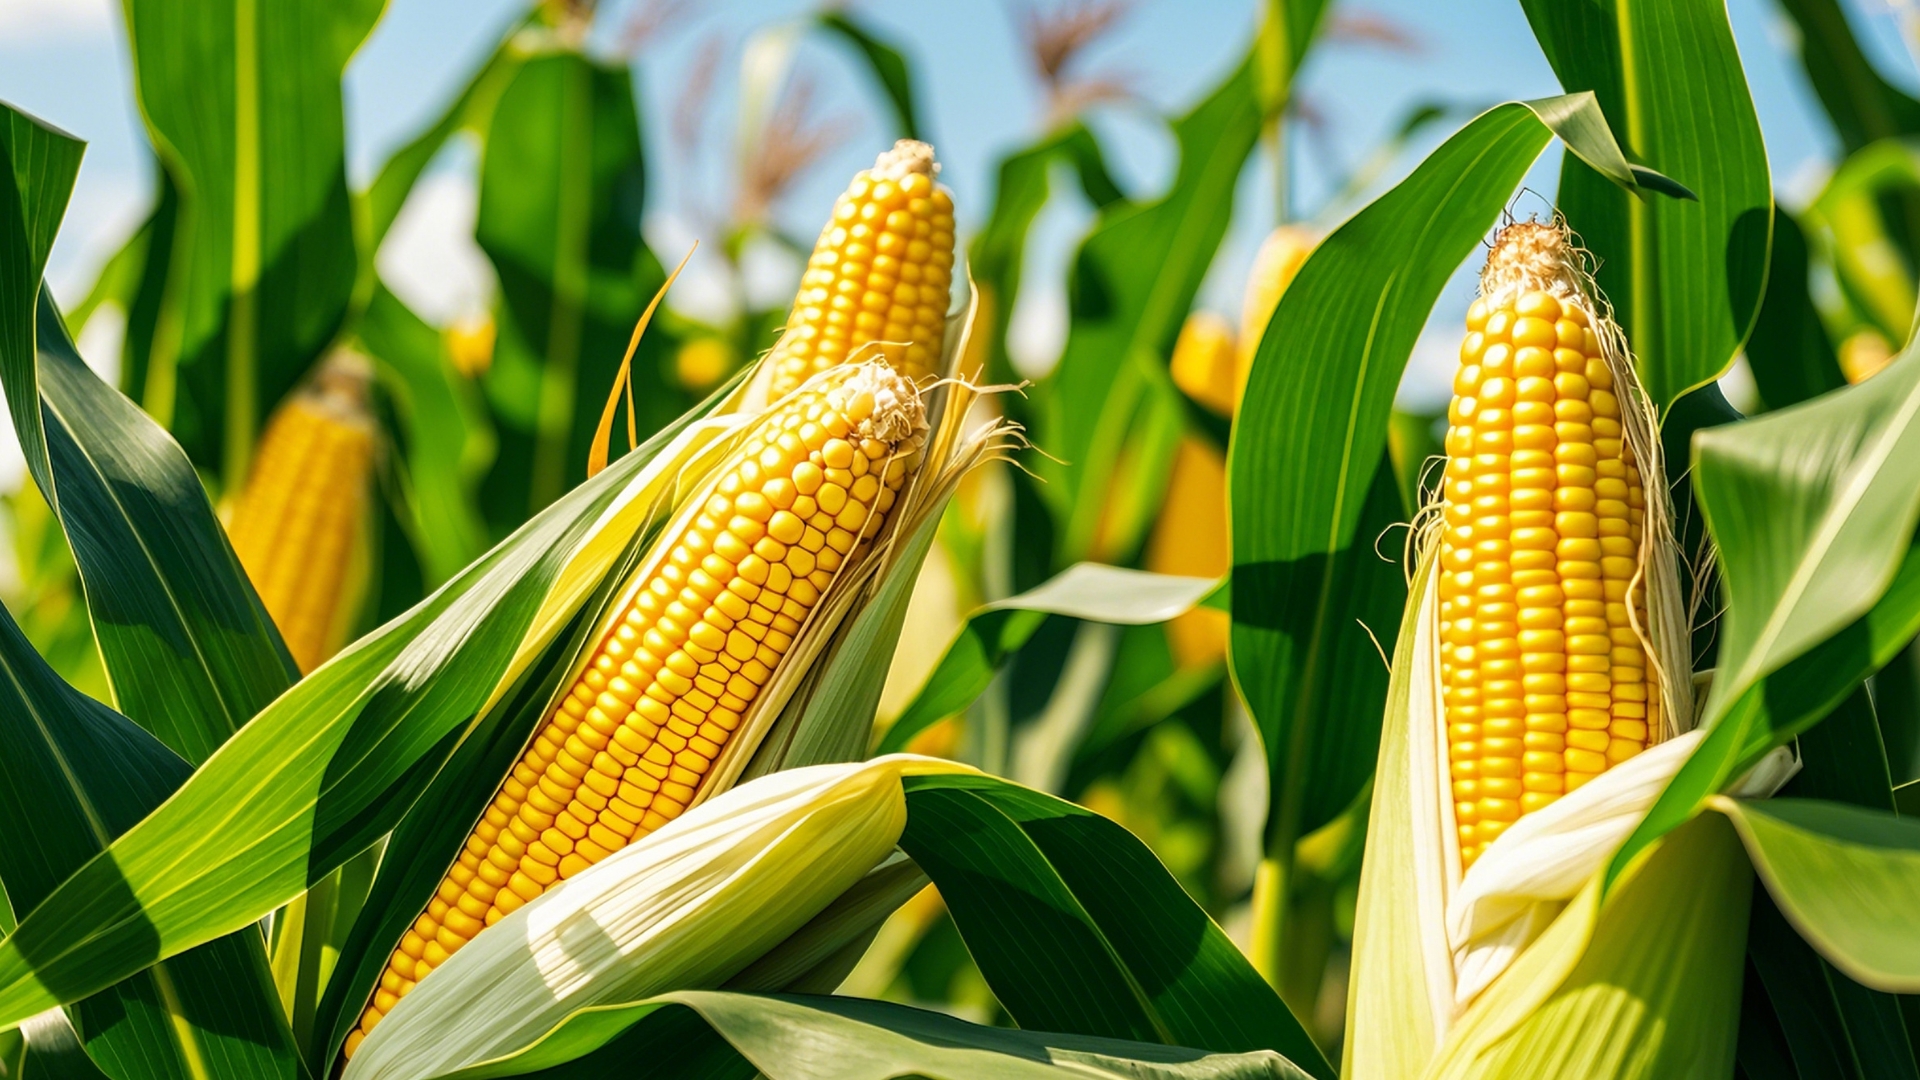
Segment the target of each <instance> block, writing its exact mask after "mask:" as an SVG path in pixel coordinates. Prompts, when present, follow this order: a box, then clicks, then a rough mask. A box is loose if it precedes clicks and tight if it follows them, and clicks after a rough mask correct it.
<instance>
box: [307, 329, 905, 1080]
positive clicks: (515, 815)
mask: <svg viewBox="0 0 1920 1080" xmlns="http://www.w3.org/2000/svg"><path fill="white" fill-rule="evenodd" d="M925 429H926V422H925V416H924V412H923V410H922V406H921V404H920V399H919V394H918V391H917V390H916V389H915V388H914V387H913V385H912V384H911V383H909V382H907V381H906V380H904V379H902V378H901V377H900V376H899V375H898V374H896V373H895V372H894V371H893V370H892V369H891V368H889V367H888V366H887V365H885V364H879V363H873V364H862V365H858V366H855V367H849V368H846V369H844V374H840V375H837V376H836V377H834V378H832V379H829V380H824V381H821V382H816V383H813V384H811V385H810V386H809V387H807V388H805V389H804V390H802V391H801V392H799V393H796V394H793V395H790V396H789V397H787V398H785V399H784V400H782V401H781V402H779V403H778V404H776V405H775V406H774V407H773V408H772V410H771V411H770V412H769V413H768V414H767V415H766V416H764V417H763V418H762V419H761V420H759V421H758V422H757V423H756V425H755V426H754V428H753V429H752V431H751V433H750V434H749V435H748V436H747V437H746V438H745V440H744V441H743V443H742V445H741V447H740V449H739V450H737V451H735V452H734V453H733V454H732V455H730V456H729V457H728V459H727V461H726V462H725V463H724V464H722V465H721V466H720V469H719V472H718V479H717V480H716V481H715V482H714V484H713V485H712V487H711V492H710V494H709V495H708V496H707V497H706V498H705V501H704V502H703V503H702V504H700V505H699V507H698V510H697V511H695V512H689V513H686V514H683V515H682V516H681V517H680V519H678V521H677V522H676V524H675V525H674V526H673V527H671V528H670V529H669V531H668V533H667V534H666V536H665V537H664V538H663V540H662V541H661V543H663V544H664V545H666V546H665V547H664V548H663V549H659V550H661V551H663V552H664V556H656V557H654V558H651V559H649V560H648V561H647V562H646V563H644V564H643V565H642V566H641V568H640V569H639V570H638V571H637V572H636V582H635V584H634V585H633V586H631V587H630V588H629V590H628V592H627V593H626V596H627V599H626V600H625V601H624V606H623V608H622V610H621V611H620V613H619V614H618V616H617V617H616V618H615V619H614V620H613V622H612V623H611V626H610V629H608V630H606V631H605V633H604V635H603V636H602V638H601V639H600V641H599V643H598V644H597V646H596V647H595V648H594V649H593V650H592V653H591V655H589V656H588V657H587V658H586V660H585V666H584V668H583V669H582V670H581V671H580V673H579V674H578V675H577V676H576V677H575V679H574V682H573V684H572V686H571V688H570V689H569V691H568V692H567V693H566V695H565V696H564V697H562V698H561V699H560V704H559V705H558V707H556V708H555V709H554V710H553V712H552V714H551V715H549V716H548V718H547V719H546V720H545V722H544V723H543V724H542V725H541V726H540V729H539V730H538V731H537V732H536V734H535V736H534V739H533V741H532V743H531V744H530V745H529V746H528V748H527V750H526V752H525V754H524V756H523V757H522V758H521V760H520V762H519V763H518V764H517V765H516V766H515V767H514V769H513V771H512V773H511V774H510V775H509V776H508V777H507V778H506V779H505V780H504V781H502V782H501V785H500V789H499V791H498V793H497V794H496V795H495V796H494V799H493V802H492V804H491V805H489V806H488V808H487V810H486V813H485V816H484V817H483V818H482V819H481V821H480V822H479V823H478V824H477V825H475V826H474V829H473V832H472V834H471V835H470V836H469V838H468V840H467V843H466V845H465V846H464V848H462V850H461V851H460V853H459V856H458V859H457V861H456V862H455V863H454V865H453V866H452V868H451V869H450V870H449V871H448V872H447V875H446V877H445V879H443V880H442V882H441V884H440V888H439V890H438V891H437V892H436V893H435V895H434V897H433V899H432V901H431V902H430V903H429V904H428V907H427V910H426V911H425V912H424V913H422V914H421V916H420V917H419V919H418V920H416V921H415V923H414V924H413V927H412V928H411V929H409V930H408V931H407V933H406V935H405V936H404V937H403V938H402V939H401V941H400V944H399V946H398V948H396V949H395V950H394V952H393V954H392V956H391V958H390V959H389V961H388V966H387V969H386V971H385V972H384V974H383V975H382V978H381V981H380V984H379V986H378V988H377V989H376V990H375V992H374V997H373V1000H372V1001H371V1002H370V1003H369V1004H368V1006H367V1008H366V1011H365V1012H364V1013H363V1014H362V1016H361V1021H360V1025H359V1027H358V1028H357V1029H356V1030H355V1031H354V1032H352V1033H351V1034H349V1036H348V1038H347V1042H346V1047H345V1050H346V1053H347V1055H348V1056H349V1057H351V1056H352V1054H353V1052H354V1050H355V1049H357V1048H358V1046H359V1045H360V1043H361V1041H362V1040H364V1039H365V1037H366V1035H367V1033H369V1032H371V1031H372V1030H373V1028H374V1026H375V1025H376V1024H378V1023H379V1022H380V1020H381V1018H382V1017H383V1016H385V1015H386V1013H388V1012H389V1011H391V1010H392V1009H393V1007H394V1005H395V1004H396V1003H398V1001H399V1000H400V998H401V997H402V996H403V995H405V994H406V993H408V992H409V991H410V990H412V989H413V987H414V986H415V985H416V984H417V983H418V982H419V981H420V980H421V979H424V978H425V977H426V976H427V975H428V974H429V973H430V972H432V971H433V969H435V968H436V967H438V966H439V965H441V964H443V963H445V962H446V961H447V959H448V958H449V957H450V956H452V955H453V954H454V953H456V952H458V951H459V950H460V949H461V948H462V947H463V946H464V945H465V944H466V943H467V942H468V941H470V940H472V939H473V938H474V936H475V935H477V934H479V933H480V932H481V931H482V930H484V929H485V928H486V927H488V926H491V925H493V924H494V923H496V922H498V921H500V919H502V918H504V917H505V916H506V915H508V914H509V913H511V912H513V911H514V910H515V909H516V908H519V907H520V906H522V905H524V904H525V903H527V902H528V901H530V900H532V899H534V898H536V897H538V896H540V895H541V894H542V893H544V892H545V891H546V890H547V889H549V888H551V887H552V886H553V885H554V884H555V883H556V882H558V881H561V880H563V879H565V878H569V877H572V876H573V875H575V874H577V873H579V872H580V871H582V870H585V869H586V868H587V867H588V866H591V865H593V864H594V863H597V862H599V861H600V860H602V859H605V858H606V857H607V856H608V855H610V854H612V853H613V852H615V851H618V850H620V849H622V848H624V847H626V846H627V845H628V844H630V843H632V842H633V841H635V840H637V839H639V838H641V837H643V836H646V835H648V834H649V833H652V832H653V831H654V830H656V829H659V828H660V827H661V826H663V825H665V824H666V823H667V822H669V821H672V820H673V819H674V818H677V817H679V816H680V814H681V813H683V812H684V811H685V810H686V809H687V807H688V806H690V805H691V804H692V803H693V802H695V801H696V799H697V798H699V797H701V796H702V795H703V794H705V792H704V791H703V787H704V786H705V782H706V780H707V777H708V775H709V773H710V771H711V770H712V768H713V765H714V762H715V761H716V760H717V759H718V758H719V757H720V755H721V751H722V750H723V749H724V748H726V747H727V745H728V743H729V742H730V741H731V740H732V739H733V738H734V735H735V732H736V731H737V730H738V729H739V728H740V727H741V724H742V721H743V719H744V718H745V717H746V716H747V715H748V713H749V712H750V710H751V709H752V708H753V706H754V703H755V702H756V700H758V698H759V695H760V691H761V688H762V687H763V686H765V685H766V684H767V683H768V681H769V680H770V679H771V678H772V677H773V673H774V671H775V669H776V668H778V667H779V666H780V663H781V661H782V659H783V657H785V656H786V654H787V652H788V650H789V648H790V647H791V646H792V645H793V642H794V638H795V636H796V635H798V634H800V632H801V627H802V625H803V624H804V623H806V621H807V617H808V614H809V613H810V612H811V611H812V610H813V608H814V606H815V605H816V603H818V602H819V600H820V598H821V595H822V594H823V593H824V592H826V591H827V590H828V588H829V587H830V586H831V585H832V583H833V581H834V578H835V575H836V573H837V572H838V571H840V569H841V568H842V566H843V565H846V564H849V563H852V562H854V561H856V560H858V559H859V558H860V557H861V555H862V554H863V553H864V551H865V549H866V546H867V544H868V543H869V541H871V540H872V539H873V537H874V536H875V535H876V534H877V533H878V532H879V531H880V529H881V528H882V526H883V525H884V524H885V522H886V520H887V516H888V513H889V511H891V510H892V509H893V506H894V503H895V501H896V499H897V497H898V495H899V493H900V491H901V488H902V486H903V485H904V483H905V481H906V479H907V477H908V476H909V475H911V474H912V472H913V471H914V470H915V469H916V468H917V467H918V465H919V462H920V458H921V456H922V453H923V443H924V440H925V434H924V433H925Z"/></svg>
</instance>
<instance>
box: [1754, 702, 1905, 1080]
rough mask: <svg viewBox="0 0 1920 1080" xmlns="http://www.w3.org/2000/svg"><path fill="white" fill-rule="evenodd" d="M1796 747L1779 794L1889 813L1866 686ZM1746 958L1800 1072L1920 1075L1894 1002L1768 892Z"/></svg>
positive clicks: (1761, 895) (1759, 904)
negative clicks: (1821, 946)
mask: <svg viewBox="0 0 1920 1080" xmlns="http://www.w3.org/2000/svg"><path fill="white" fill-rule="evenodd" d="M1799 751H1800V761H1801V769H1800V772H1799V774H1798V775H1796V776H1795V777H1794V778H1793V780H1792V781H1791V782H1789V783H1788V785H1787V786H1786V787H1785V788H1783V789H1782V790H1781V794H1782V795H1783V796H1789V797H1793V798H1817V799H1832V800H1835V801H1837V802H1845V803H1852V804H1854V805H1856V806H1861V807H1865V808H1867V809H1877V810H1883V811H1890V810H1892V809H1893V792H1892V789H1891V787H1890V785H1889V782H1888V776H1887V759H1886V755H1885V753H1884V752H1883V750H1882V747H1881V740H1880V730H1879V725H1878V724H1877V723H1875V717H1874V708H1873V703H1872V701H1871V700H1870V699H1869V697H1868V694H1867V692H1866V689H1865V688H1864V687H1862V688H1860V689H1858V690H1855V691H1854V693H1853V695H1852V696H1851V697H1849V698H1848V699H1847V700H1846V701H1845V702H1843V703H1842V704H1841V706H1840V707H1839V708H1838V709H1835V710H1834V712H1833V714H1832V715H1831V716H1829V717H1827V719H1826V720H1824V721H1822V722H1821V723H1820V724H1819V726H1817V727H1814V728H1812V729H1810V730H1808V731H1807V732H1806V733H1805V734H1803V735H1801V736H1800V740H1799ZM1747 955H1748V958H1749V961H1750V963H1751V964H1752V966H1753V968H1754V970H1755V971H1756V972H1757V973H1758V975H1759V978H1760V980H1761V982H1762V984H1763V986H1764V993H1765V994H1766V995H1767V997H1768V999H1769V1004H1770V1005H1771V1006H1772V1011H1773V1012H1774V1013H1775V1014H1776V1015H1777V1016H1778V1017H1779V1021H1778V1023H1779V1025H1780V1028H1781V1033H1782V1037H1783V1038H1784V1039H1785V1040H1786V1041H1787V1042H1788V1043H1789V1045H1790V1046H1791V1047H1792V1055H1793V1058H1794V1060H1796V1061H1806V1062H1808V1063H1809V1065H1810V1067H1809V1068H1807V1069H1805V1070H1803V1071H1805V1072H1808V1073H1811V1074H1815V1075H1821V1074H1831V1075H1837V1076H1847V1077H1851V1076H1859V1077H1862V1078H1863V1080H1864V1078H1865V1077H1878V1076H1885V1077H1889V1078H1897V1080H1913V1078H1915V1077H1920V1067H1917V1066H1916V1064H1915V1062H1914V1055H1913V1048H1912V1046H1911V1043H1910V1040H1909V1038H1908V1035H1907V1025H1906V1021H1905V1020H1904V1019H1903V1018H1902V1016H1901V1015H1900V1011H1901V1010H1900V1001H1899V999H1898V998H1895V997H1894V996H1893V995H1891V994H1885V993H1881V992H1880V991H1877V990H1870V989H1868V988H1867V987H1864V986H1861V985H1860V984H1859V983H1857V982H1854V981H1853V980H1852V979H1849V978H1847V977H1846V976H1845V975H1843V974H1841V973H1840V972H1839V971H1838V970H1836V969H1835V968H1834V967H1833V965H1832V964H1830V963H1828V962H1826V961H1825V960H1823V959H1822V958H1821V957H1820V955H1819V954H1818V953H1816V952H1815V951H1814V950H1813V949H1812V948H1811V947H1810V946H1808V945H1807V943H1806V942H1805V941H1803V940H1801V938H1800V935H1799V934H1798V933H1796V932H1795V931H1794V930H1793V928H1792V926H1791V924H1789V923H1788V922H1787V920H1786V918H1785V917H1784V916H1783V915H1782V914H1781V912H1780V909H1779V907H1778V905H1776V904H1774V903H1773V901H1772V899H1771V898H1770V897H1769V896H1767V894H1766V890H1764V889H1761V890H1758V891H1757V892H1756V893H1755V896H1754V905H1753V929H1752V932H1751V934H1750V936H1749V938H1748V943H1747Z"/></svg>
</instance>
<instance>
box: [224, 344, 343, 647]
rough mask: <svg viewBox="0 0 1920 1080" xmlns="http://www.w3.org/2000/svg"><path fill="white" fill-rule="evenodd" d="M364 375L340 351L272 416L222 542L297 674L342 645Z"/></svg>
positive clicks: (235, 503) (256, 451)
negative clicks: (276, 629)
mask: <svg viewBox="0 0 1920 1080" xmlns="http://www.w3.org/2000/svg"><path fill="white" fill-rule="evenodd" d="M371 375H372V372H371V370H370V368H369V366H368V363H367V360H366V358H365V357H363V356H360V355H359V354H357V353H352V352H347V351H344V350H342V351H339V352H335V353H334V354H333V355H332V356H330V357H329V358H328V359H327V361H326V363H325V364H323V365H322V366H321V368H320V370H319V372H318V373H317V374H316V376H315V377H314V379H313V381H312V383H311V384H310V385H309V386H307V387H305V388H303V389H301V390H300V391H298V392H297V393H295V394H294V395H293V396H291V397H289V398H288V399H287V400H286V402H285V403H284V404H282V405H281V406H280V407H279V408H278V409H277V410H275V411H274V414H273V417H272V419H270V420H269V421H268V422H267V428H266V431H265V432H264V433H262V435H261V437H260V443H259V446H258V447H257V448H256V449H255V451H254V458H253V464H252V466H251V468H250V469H249V470H248V472H247V479H246V483H245V484H243V485H242V486H241V489H240V497H239V498H238V499H237V500H235V502H234V506H233V512H232V516H231V519H230V521H229V523H228V526H227V535H228V537H229V538H230V539H231V540H232V542H233V551H234V554H235V555H237V556H239V558H240V565H241V566H242V567H245V568H246V571H247V576H248V577H249V578H251V579H252V580H253V587H254V590H255V591H256V592H257V593H259V595H260V602H261V603H262V604H264V605H265V606H266V609H267V614H269V615H271V616H273V621H274V624H275V625H276V626H278V627H279V628H280V637H281V639H282V640H284V641H285V642H286V643H287V649H288V651H289V652H291V653H292V654H293V659H294V663H296V664H298V665H299V667H300V670H301V671H302V672H308V671H312V670H313V669H314V668H316V667H318V666H320V664H321V663H323V662H324V661H325V660H326V659H327V658H328V657H329V656H331V655H333V653H334V651H335V650H337V649H338V648H339V647H340V646H341V644H343V643H344V641H345V638H346V633H347V630H348V623H349V621H350V620H351V619H352V617H353V615H354V610H353V609H354V607H355V600H356V597H355V595H354V594H355V593H357V592H358V587H357V583H356V582H355V580H354V579H355V577H356V576H357V573H356V571H358V570H360V569H363V568H362V567H357V566H356V565H355V563H356V560H357V559H358V557H359V555H360V550H359V544H360V542H361V541H362V539H363V534H364V532H365V530H366V527H367V524H366V523H367V504H368V494H369V492H368V488H369V481H370V479H371V477H372V475H373V454H374V444H375V439H374V428H373V420H372V418H371V417H370V416H369V415H368V413H367V389H368V383H369V380H370V378H371Z"/></svg>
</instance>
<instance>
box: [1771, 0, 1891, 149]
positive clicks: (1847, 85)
mask: <svg viewBox="0 0 1920 1080" xmlns="http://www.w3.org/2000/svg"><path fill="white" fill-rule="evenodd" d="M1780 8H1781V10H1782V11H1784V12H1785V13H1786V15H1787V16H1788V17H1789V18H1791V19H1792V20H1793V22H1794V25H1795V27H1796V28H1797V29H1798V30H1799V32H1800V33H1799V38H1800V47H1799V48H1798V49H1797V50H1796V53H1797V54H1798V55H1799V57H1800V62H1801V63H1802V64H1803V65H1805V67H1806V71H1807V80H1808V81H1809V82H1811V83H1812V84H1813V90H1814V93H1815V94H1817V95H1818V96H1819V98H1820V104H1821V105H1823V106H1825V107H1826V110H1827V116H1828V117H1829V118H1831V119H1832V120H1833V126H1834V129H1835V130H1836V131H1837V132H1838V133H1839V135H1840V141H1841V143H1842V145H1844V146H1845V147H1846V149H1847V150H1848V151H1849V152H1852V151H1854V150H1858V149H1860V148H1861V147H1863V146H1865V145H1867V144H1868V143H1870V142H1873V141H1874V140H1876V139H1884V138H1887V137H1889V136H1892V135H1913V134H1920V101H1915V100H1914V99H1913V98H1912V97H1910V96H1908V95H1907V94H1905V93H1903V92H1901V91H1900V90H1897V89H1895V88H1894V87H1893V86H1892V85H1890V84H1889V83H1888V82H1887V81H1886V80H1885V79H1883V78H1881V77H1880V74H1879V72H1878V71H1876V70H1875V69H1874V66H1873V64H1872V62H1870V61H1869V60H1868V59H1867V56H1866V54H1865V53H1864V52H1862V51H1861V49H1860V43H1859V42H1858V41H1856V40H1855V39H1854V36H1853V30H1852V28H1851V27H1850V26H1849V25H1848V22H1847V15H1846V12H1845V11H1844V10H1843V9H1842V7H1841V5H1840V3H1839V0H1782V2H1781V4H1780Z"/></svg>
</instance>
